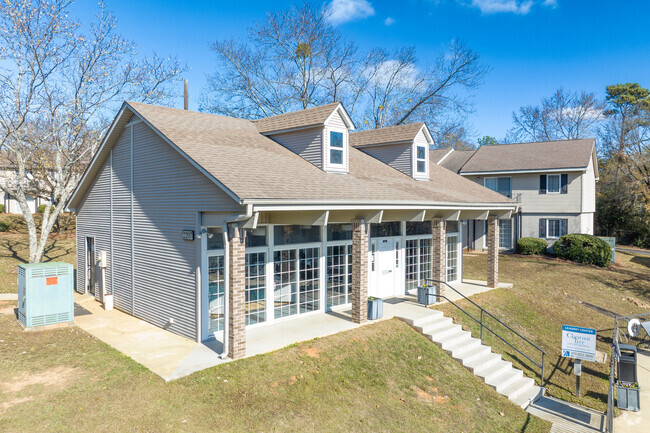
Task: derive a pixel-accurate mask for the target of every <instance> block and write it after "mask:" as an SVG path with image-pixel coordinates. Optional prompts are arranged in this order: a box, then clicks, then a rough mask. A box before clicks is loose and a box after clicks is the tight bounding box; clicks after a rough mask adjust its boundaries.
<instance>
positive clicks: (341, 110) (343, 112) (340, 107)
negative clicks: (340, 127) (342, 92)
mask: <svg viewBox="0 0 650 433" xmlns="http://www.w3.org/2000/svg"><path fill="white" fill-rule="evenodd" d="M336 112H338V113H339V114H340V115H341V117H342V118H343V121H344V122H345V126H347V127H348V130H349V131H354V130H355V129H356V127H355V126H354V122H352V119H351V118H350V116H349V115H348V112H347V111H346V110H345V107H344V106H343V105H342V104H341V103H340V102H339V105H337V106H336V108H335V109H334V110H332V112H331V113H330V115H329V116H327V119H325V122H324V124H327V123H328V122H329V121H330V119H331V118H332V116H334V114H335V113H336Z"/></svg>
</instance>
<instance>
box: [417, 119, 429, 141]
mask: <svg viewBox="0 0 650 433" xmlns="http://www.w3.org/2000/svg"><path fill="white" fill-rule="evenodd" d="M423 129H424V136H425V137H426V139H427V143H428V144H433V137H432V136H431V131H429V127H428V126H427V124H426V123H425V124H424V125H422V128H420V131H422V130H423ZM418 133H419V131H418ZM415 135H416V136H417V134H415Z"/></svg>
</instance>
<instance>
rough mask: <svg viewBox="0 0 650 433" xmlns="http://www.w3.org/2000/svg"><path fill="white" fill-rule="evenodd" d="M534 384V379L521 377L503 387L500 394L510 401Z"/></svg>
mask: <svg viewBox="0 0 650 433" xmlns="http://www.w3.org/2000/svg"><path fill="white" fill-rule="evenodd" d="M534 386H535V380H533V379H532V378H530V377H522V378H520V379H517V380H515V381H514V382H512V383H511V384H510V385H508V386H506V387H505V388H503V392H502V394H503V395H505V396H506V397H508V399H510V400H511V401H512V400H513V399H515V398H517V397H519V396H520V395H523V394H525V393H526V392H528V391H530V390H531V389H532V388H533V387H534Z"/></svg>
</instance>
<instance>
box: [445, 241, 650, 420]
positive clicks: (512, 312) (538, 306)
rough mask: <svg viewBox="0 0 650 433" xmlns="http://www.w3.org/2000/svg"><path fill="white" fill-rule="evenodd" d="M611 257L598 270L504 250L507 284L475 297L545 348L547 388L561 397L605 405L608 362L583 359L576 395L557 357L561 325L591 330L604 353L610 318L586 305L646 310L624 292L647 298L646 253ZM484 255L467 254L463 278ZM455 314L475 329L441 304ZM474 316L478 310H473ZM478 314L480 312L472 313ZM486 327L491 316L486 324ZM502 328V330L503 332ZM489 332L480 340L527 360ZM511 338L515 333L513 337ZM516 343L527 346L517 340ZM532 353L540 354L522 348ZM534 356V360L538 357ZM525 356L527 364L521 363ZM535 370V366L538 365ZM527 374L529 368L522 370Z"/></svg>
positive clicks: (476, 271)
mask: <svg viewBox="0 0 650 433" xmlns="http://www.w3.org/2000/svg"><path fill="white" fill-rule="evenodd" d="M616 257H617V263H616V264H614V265H612V266H610V267H609V268H606V269H602V268H598V267H595V266H589V265H580V264H575V263H570V262H565V261H561V260H556V259H552V258H542V257H525V256H510V255H502V256H501V257H500V258H499V279H500V281H504V282H509V283H513V284H514V287H513V288H512V289H499V290H493V291H490V292H488V293H484V294H481V295H477V296H476V297H475V298H473V299H474V301H475V302H477V303H478V304H480V305H481V306H483V307H484V308H485V309H486V310H488V311H490V312H491V313H493V314H494V315H495V316H497V317H499V318H500V319H501V320H504V321H505V322H506V323H507V324H509V325H511V326H512V327H513V328H514V329H515V330H516V331H517V332H519V333H521V334H522V335H524V336H525V337H527V338H528V339H529V340H531V341H532V342H534V343H535V344H537V345H539V346H541V347H542V348H543V349H544V350H545V351H546V352H547V354H548V356H547V358H546V363H545V368H546V377H547V381H548V382H547V384H546V386H547V392H548V394H550V395H553V396H556V397H559V398H562V399H564V400H568V401H573V402H576V403H580V404H583V405H586V406H589V407H592V408H595V409H598V410H604V409H605V407H606V401H607V380H608V373H609V369H608V365H609V364H599V363H594V362H585V363H583V368H582V370H583V375H582V384H581V388H582V397H581V398H577V397H575V396H574V393H575V376H574V375H573V370H572V363H571V362H569V361H568V360H567V359H565V358H562V357H560V348H561V342H562V336H561V326H562V325H563V324H567V325H577V326H585V327H591V328H596V329H597V331H598V342H597V349H598V350H601V351H605V352H607V353H608V354H609V353H610V344H611V338H612V328H613V325H614V320H613V318H612V317H610V316H607V315H605V314H603V313H602V312H598V311H596V310H594V309H593V308H590V307H588V306H586V305H585V304H584V303H582V304H581V303H580V302H579V301H582V302H588V303H590V304H592V305H594V306H597V307H601V308H603V309H605V310H608V311H611V312H613V313H616V314H619V315H628V314H634V313H640V312H647V311H648V310H647V309H643V308H639V307H638V306H636V305H635V304H634V303H632V302H630V301H629V300H628V299H627V298H629V297H631V298H634V299H636V300H637V301H641V302H642V303H645V304H650V257H641V256H634V255H629V254H624V253H617V254H616ZM486 259H487V257H486V255H476V256H473V257H472V256H470V257H466V258H465V269H464V277H465V278H470V279H481V280H485V279H486ZM442 310H444V311H445V312H446V313H448V314H450V315H452V316H453V317H455V318H456V319H459V320H460V321H461V322H462V323H463V326H464V327H465V328H466V329H471V330H472V332H473V333H474V335H478V326H477V325H476V324H475V323H474V322H472V321H471V319H469V318H468V317H467V316H465V315H464V314H463V313H461V312H460V311H459V310H457V309H456V308H455V307H453V306H451V305H446V306H444V307H442ZM472 314H474V315H476V316H477V314H476V312H475V311H474V310H472ZM477 317H478V316H477ZM486 323H487V325H488V326H490V325H492V326H495V330H496V329H498V328H496V326H497V325H493V323H494V321H488V322H486ZM503 331H504V332H507V331H505V330H503ZM484 332H485V334H484V335H487V337H486V342H487V343H488V344H490V345H492V346H493V348H494V349H495V351H497V352H499V353H502V354H504V356H505V358H506V359H508V360H511V361H513V363H515V365H518V366H523V365H524V364H525V365H529V366H532V364H531V363H530V362H529V361H527V360H526V359H525V358H524V357H522V356H521V355H519V354H518V353H517V352H515V351H514V350H512V349H511V348H509V347H507V346H506V345H505V344H503V343H501V342H500V341H498V340H497V339H496V338H494V337H492V336H491V335H489V333H488V332H487V331H484ZM512 338H513V340H511V341H517V338H515V337H512ZM517 347H518V348H520V350H521V348H525V347H526V345H525V344H522V345H521V346H517ZM522 351H524V353H526V354H527V355H529V356H530V357H531V358H533V355H535V354H536V353H538V352H535V351H533V350H522ZM535 356H537V357H536V358H533V359H535V360H536V361H540V360H541V359H540V358H539V356H538V355H535ZM524 361H525V362H524ZM536 371H537V370H536ZM528 374H530V375H531V376H532V375H533V374H534V372H532V371H528Z"/></svg>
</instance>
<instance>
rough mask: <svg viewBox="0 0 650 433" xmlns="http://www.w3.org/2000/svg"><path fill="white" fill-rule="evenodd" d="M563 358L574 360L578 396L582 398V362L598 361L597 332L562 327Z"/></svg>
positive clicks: (567, 326)
mask: <svg viewBox="0 0 650 433" xmlns="http://www.w3.org/2000/svg"><path fill="white" fill-rule="evenodd" d="M562 356H563V357H565V358H573V359H574V361H573V374H575V375H576V395H577V396H578V397H580V376H582V361H592V362H594V361H596V330H595V329H591V328H581V327H579V326H569V325H562Z"/></svg>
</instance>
